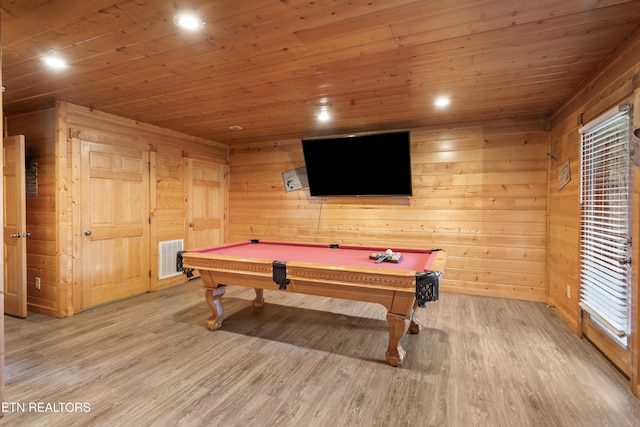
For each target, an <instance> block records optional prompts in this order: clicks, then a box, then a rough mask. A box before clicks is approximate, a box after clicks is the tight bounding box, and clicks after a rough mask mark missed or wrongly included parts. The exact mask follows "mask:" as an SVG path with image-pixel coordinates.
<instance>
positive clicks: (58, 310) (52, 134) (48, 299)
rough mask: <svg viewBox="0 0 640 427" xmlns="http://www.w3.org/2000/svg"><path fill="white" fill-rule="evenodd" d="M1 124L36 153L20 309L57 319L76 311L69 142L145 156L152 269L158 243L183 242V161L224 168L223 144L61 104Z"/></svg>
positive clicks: (157, 282)
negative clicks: (148, 160) (122, 147)
mask: <svg viewBox="0 0 640 427" xmlns="http://www.w3.org/2000/svg"><path fill="white" fill-rule="evenodd" d="M7 123H8V133H9V135H16V134H24V135H25V136H26V145H27V147H28V148H30V149H31V150H33V151H34V152H35V153H36V161H37V162H38V196H37V197H29V198H27V229H28V230H29V231H30V232H31V237H30V238H29V241H28V245H27V252H28V253H27V270H28V272H27V281H28V308H29V310H30V311H34V312H39V313H43V314H47V315H50V316H57V317H64V316H68V315H72V314H74V312H77V311H78V305H77V301H78V298H77V295H74V286H73V268H74V259H73V257H74V248H73V238H72V223H71V220H72V217H73V215H72V207H73V204H74V200H73V199H72V192H71V183H72V170H71V166H72V162H71V154H72V153H71V137H84V138H90V139H91V140H94V141H97V142H105V143H110V144H116V145H117V144H126V145H128V146H136V147H140V148H142V149H143V150H148V151H150V152H152V154H153V157H154V165H155V167H154V170H153V173H152V176H154V177H155V181H154V182H153V183H152V185H151V187H152V188H151V194H152V197H153V200H152V203H151V206H152V209H151V212H150V214H151V216H152V218H153V219H152V226H151V230H152V236H151V240H152V242H151V245H150V247H152V248H154V249H153V253H152V254H151V257H152V258H151V260H152V263H151V264H152V265H155V259H157V250H156V249H155V248H157V243H158V242H160V241H163V240H171V239H180V238H183V237H184V233H185V224H184V218H185V209H186V205H185V194H184V191H185V183H184V176H185V171H184V161H183V159H184V158H185V157H191V158H198V159H202V160H208V161H211V162H213V163H218V164H225V165H226V164H228V148H227V146H226V145H223V144H218V143H215V142H212V141H206V140H203V139H200V138H196V137H192V136H189V135H184V134H180V133H177V132H173V131H169V130H166V129H161V128H158V127H155V126H150V125H147V124H143V123H138V122H135V121H132V120H128V119H124V118H120V117H116V116H113V115H109V114H105V113H101V112H99V111H95V110H91V109H88V108H84V107H79V106H76V105H72V104H68V103H64V102H60V103H57V104H56V106H55V107H54V108H51V109H48V110H43V111H38V112H33V113H29V114H22V115H18V116H11V117H8V119H7ZM154 271H155V270H154ZM36 276H38V277H40V278H41V289H40V290H36V289H35V286H34V278H35V277H36ZM183 281H184V278H183V277H182V276H177V277H175V278H169V279H165V280H154V281H153V288H154V289H161V288H164V287H167V286H171V285H173V284H176V283H182V282H183ZM75 292H76V293H77V289H76V290H75Z"/></svg>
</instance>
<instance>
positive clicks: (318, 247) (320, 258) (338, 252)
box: [190, 240, 437, 272]
mask: <svg viewBox="0 0 640 427" xmlns="http://www.w3.org/2000/svg"><path fill="white" fill-rule="evenodd" d="M387 249H391V250H392V251H393V252H400V253H401V254H402V258H401V260H400V262H398V263H393V262H384V263H381V264H376V263H375V260H372V259H369V255H371V254H372V253H381V252H385V251H386V250H387ZM190 252H195V253H202V254H208V255H215V256H230V257H238V258H254V259H255V258H259V259H265V260H270V261H282V262H290V261H295V262H308V263H318V264H330V265H333V266H354V267H368V268H378V269H391V270H409V271H414V272H425V271H431V267H432V265H433V261H434V260H435V258H436V255H437V252H436V251H433V250H429V249H406V248H380V247H373V246H352V245H339V247H338V248H335V247H330V245H326V244H316V243H300V242H277V241H265V240H260V241H259V242H258V243H251V242H249V241H247V242H241V243H232V244H228V245H222V246H216V247H212V248H202V249H196V250H193V251H190Z"/></svg>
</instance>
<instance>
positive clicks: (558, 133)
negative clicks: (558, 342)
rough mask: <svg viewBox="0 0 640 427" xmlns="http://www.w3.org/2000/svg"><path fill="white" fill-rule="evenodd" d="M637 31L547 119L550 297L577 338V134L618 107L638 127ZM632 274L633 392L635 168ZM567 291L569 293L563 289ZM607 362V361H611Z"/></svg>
mask: <svg viewBox="0 0 640 427" xmlns="http://www.w3.org/2000/svg"><path fill="white" fill-rule="evenodd" d="M638 98H640V30H639V31H636V33H635V34H634V35H633V36H632V37H631V38H630V39H629V40H628V41H627V43H625V44H624V45H622V46H620V48H619V49H618V51H617V52H616V53H615V55H613V56H612V57H611V58H609V60H608V61H607V62H606V63H605V64H603V65H602V66H601V67H600V68H599V69H598V70H596V72H595V74H594V75H593V76H592V78H591V79H590V80H589V81H587V82H585V84H584V85H583V87H582V88H581V89H580V90H579V91H578V92H576V94H575V95H574V97H573V98H572V99H571V100H569V101H568V102H567V103H566V104H565V105H563V106H562V107H561V108H559V109H558V111H557V112H556V114H555V115H554V116H553V117H552V127H551V139H550V151H551V153H553V154H554V155H555V156H556V158H557V159H558V161H557V162H552V163H551V168H550V171H549V172H550V182H549V250H548V253H549V257H548V266H549V279H548V282H549V298H548V302H549V304H550V305H552V306H554V307H555V309H556V311H557V312H558V314H559V315H560V316H561V317H562V318H563V319H564V321H565V322H567V324H569V326H571V328H573V330H574V331H576V332H578V333H581V323H580V308H579V306H578V301H579V299H578V298H579V290H580V272H579V262H580V259H579V256H580V254H579V250H580V198H579V191H580V178H579V177H580V157H579V156H580V153H579V150H580V134H579V129H580V126H581V124H583V123H587V122H589V121H590V120H592V119H594V118H596V117H597V116H598V115H600V114H602V113H603V112H605V111H607V110H608V109H610V108H613V107H616V106H617V105H619V104H623V103H630V104H635V108H634V128H637V127H640V100H639V99H638ZM566 161H569V162H570V165H571V176H572V179H571V182H569V184H567V186H566V187H564V188H562V189H561V190H560V189H559V188H558V181H557V176H558V175H557V173H558V168H559V167H560V166H562V165H563V164H564V163H565V162H566ZM632 173H633V176H634V188H633V207H634V211H633V212H632V214H633V222H634V230H635V231H634V235H633V242H634V249H633V251H634V257H633V258H634V261H633V265H634V273H633V277H634V279H633V287H634V293H633V313H634V314H633V319H634V320H633V321H634V322H635V323H634V325H633V326H632V329H633V331H632V336H631V346H630V347H631V381H632V389H633V390H634V392H635V393H636V394H637V395H640V388H639V387H638V366H639V365H640V355H639V354H638V335H637V334H638V332H637V331H638V329H640V321H639V319H638V277H639V276H638V260H640V251H639V249H640V248H639V246H640V245H639V244H635V243H636V242H640V230H639V229H640V226H639V225H638V222H639V220H638V218H639V213H638V211H637V210H635V208H637V207H638V206H640V186H638V183H639V182H640V181H639V180H638V175H640V168H639V167H637V166H636V167H634V168H633V171H632ZM567 289H569V291H568V290H567ZM610 357H611V356H610Z"/></svg>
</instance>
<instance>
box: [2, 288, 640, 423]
mask: <svg viewBox="0 0 640 427" xmlns="http://www.w3.org/2000/svg"><path fill="white" fill-rule="evenodd" d="M252 299H253V291H251V290H249V289H244V288H239V287H229V288H228V290H227V293H226V295H225V297H224V303H225V305H224V306H225V315H226V316H225V317H226V319H225V324H224V326H223V328H222V329H221V330H218V331H215V332H211V331H208V330H207V329H206V328H205V326H204V321H205V319H206V318H207V317H208V315H209V308H208V306H207V305H206V303H205V301H204V297H203V291H202V288H201V286H200V282H199V280H195V281H193V282H190V283H188V284H185V285H181V286H178V287H174V288H170V289H166V290H163V291H159V292H156V293H152V294H145V295H142V296H139V297H136V298H132V299H129V300H125V301H120V302H118V303H114V304H110V305H107V306H104V307H100V308H97V309H94V310H91V311H87V312H84V313H81V314H78V315H76V316H73V317H70V318H65V319H53V318H48V317H45V316H42V315H38V314H32V313H30V314H29V317H28V318H27V319H25V320H22V319H16V318H12V317H6V318H5V322H6V325H5V340H6V341H5V346H6V392H5V398H6V402H5V406H4V407H3V410H4V413H3V417H2V418H0V425H11V426H16V425H29V426H75V425H78V426H80V425H82V426H86V425H92V426H107V425H109V426H112V425H126V426H129V425H131V426H133V425H135V426H176V425H183V426H195V425H201V426H205V425H207V426H271V425H281V426H305V427H312V426H332V427H337V426H581V427H585V426H605V425H610V426H618V427H623V426H637V425H638V424H637V423H638V420H640V401H639V400H637V399H636V398H635V397H634V396H633V395H632V394H631V393H630V391H629V386H628V383H627V382H626V380H625V379H624V378H623V377H622V376H620V374H619V373H618V372H617V371H616V370H615V369H614V368H612V367H611V366H610V365H609V364H608V362H607V361H606V360H604V359H603V358H602V356H601V355H600V354H599V353H598V352H597V351H596V350H595V349H594V348H593V347H592V346H591V345H590V344H589V343H588V342H586V341H585V340H581V339H580V338H578V337H577V336H575V335H574V334H573V333H572V332H571V331H570V330H569V328H568V327H567V326H566V325H565V324H564V323H563V322H562V321H561V320H560V319H559V318H558V316H556V315H555V313H554V312H553V310H552V309H550V308H548V307H547V306H546V305H545V304H542V303H536V302H525V301H513V300H504V299H495V298H486V297H476V296H466V295H457V294H442V295H441V299H440V301H438V302H436V303H432V304H431V305H430V306H429V308H427V309H426V310H425V309H423V310H420V312H419V313H418V317H419V318H420V319H421V320H422V321H423V322H424V324H425V328H424V329H423V331H422V332H421V333H420V334H419V335H407V336H406V337H404V338H403V340H402V344H403V346H404V348H405V349H406V350H407V357H406V359H405V362H404V364H403V365H402V366H401V367H399V368H393V367H391V366H388V365H387V364H386V363H385V362H384V353H385V350H386V344H387V338H388V330H387V324H386V321H385V320H384V319H385V310H384V308H382V307H381V306H377V305H374V304H367V303H357V302H352V301H342V300H337V299H330V298H322V297H305V296H301V295H294V294H284V293H277V292H275V291H272V292H269V291H266V292H265V299H266V302H267V303H266V304H265V307H264V308H263V309H262V310H254V309H252V308H251V307H250V301H251V300H252ZM38 404H40V406H36V405H38ZM47 404H49V406H47ZM69 404H71V405H69ZM74 404H80V406H81V407H80V409H82V411H80V410H78V408H76V406H74ZM82 404H84V406H82ZM8 405H9V406H8ZM11 405H13V407H11ZM20 405H22V407H24V409H22V407H21V406H20ZM12 409H13V410H12ZM71 409H73V411H71Z"/></svg>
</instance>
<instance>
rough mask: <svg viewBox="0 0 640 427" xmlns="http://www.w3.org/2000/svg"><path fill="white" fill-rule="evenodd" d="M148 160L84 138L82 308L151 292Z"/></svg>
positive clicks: (131, 150)
mask: <svg viewBox="0 0 640 427" xmlns="http://www.w3.org/2000/svg"><path fill="white" fill-rule="evenodd" d="M148 159H149V153H148V152H144V151H141V150H139V149H134V148H126V147H123V146H114V145H108V144H101V143H96V142H89V141H80V163H81V166H80V176H81V181H80V186H81V193H82V194H81V202H80V203H81V205H80V206H81V214H80V215H81V222H82V230H81V234H82V235H81V237H80V238H81V242H82V244H81V246H82V249H81V269H82V280H81V292H82V308H83V309H85V308H88V307H93V306H96V305H99V304H104V303H107V302H111V301H116V300H119V299H122V298H126V297H130V296H133V295H137V294H141V293H144V292H148V291H149V282H150V279H149V276H150V271H149V237H148V235H149V170H148V164H149V160H148Z"/></svg>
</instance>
